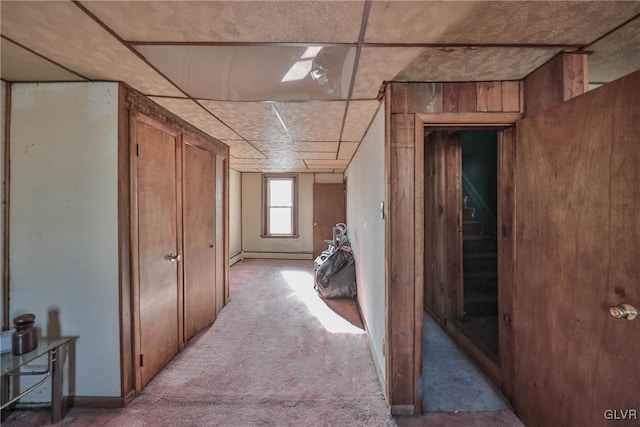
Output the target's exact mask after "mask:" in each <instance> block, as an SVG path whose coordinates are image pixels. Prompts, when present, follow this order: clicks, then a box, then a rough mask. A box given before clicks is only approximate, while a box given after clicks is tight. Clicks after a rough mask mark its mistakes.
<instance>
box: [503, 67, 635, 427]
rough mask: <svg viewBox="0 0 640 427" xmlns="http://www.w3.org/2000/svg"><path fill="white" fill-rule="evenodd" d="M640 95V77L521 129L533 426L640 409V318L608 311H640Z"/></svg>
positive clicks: (523, 312)
mask: <svg viewBox="0 0 640 427" xmlns="http://www.w3.org/2000/svg"><path fill="white" fill-rule="evenodd" d="M639 98H640V72H635V73H633V74H630V75H628V76H626V77H623V78H622V79H619V80H616V81H614V82H612V83H609V84H607V85H605V86H603V87H601V88H599V89H597V90H595V91H591V92H589V93H587V94H585V95H583V96H580V97H577V98H574V99H573V100H571V101H569V102H566V103H563V104H561V105H557V106H555V107H553V108H551V109H549V110H547V111H545V112H542V113H540V114H537V115H535V116H533V117H529V118H527V119H524V120H522V121H521V122H519V123H518V124H517V143H516V150H517V155H516V185H517V187H516V205H517V212H516V214H517V215H516V286H517V298H516V306H515V315H516V316H517V317H516V319H515V322H516V323H515V325H514V326H515V328H516V331H515V337H516V342H515V372H516V377H515V385H514V390H515V399H514V404H515V407H516V409H517V413H518V415H519V416H520V418H521V419H522V420H523V422H525V423H526V424H527V425H529V426H548V425H581V426H599V425H603V423H606V422H607V421H606V420H605V421H603V419H604V416H605V411H606V410H607V409H609V410H615V409H618V410H620V409H636V408H638V402H639V400H638V391H637V388H636V387H633V386H630V385H634V384H639V383H640V364H639V362H638V360H639V359H638V354H640V329H639V328H638V326H639V324H638V320H637V319H636V320H633V321H628V320H624V319H614V318H613V317H612V316H611V315H610V314H609V308H610V307H612V306H616V305H618V304H620V303H629V304H632V305H634V306H638V305H639V303H640V263H638V260H639V259H640V246H639V245H638V241H640V227H639V226H638V224H640V220H639V218H638V213H639V212H640V192H638V180H639V178H640V145H639V144H638V143H637V137H635V136H637V135H638V131H639V128H638V123H640V110H639V109H638V99H639ZM603 159H606V160H604V161H603ZM541 361H544V363H541ZM618 414H620V413H619V412H618ZM637 422H638V421H637V419H635V420H627V421H626V422H625V421H622V420H618V421H617V422H616V424H620V425H629V426H630V425H637Z"/></svg>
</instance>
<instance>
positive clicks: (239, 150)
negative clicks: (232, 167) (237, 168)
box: [222, 139, 266, 159]
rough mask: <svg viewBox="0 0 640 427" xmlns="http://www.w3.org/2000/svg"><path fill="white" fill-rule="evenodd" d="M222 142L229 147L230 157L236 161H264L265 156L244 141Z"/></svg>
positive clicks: (226, 140)
mask: <svg viewBox="0 0 640 427" xmlns="http://www.w3.org/2000/svg"><path fill="white" fill-rule="evenodd" d="M222 142H224V143H225V144H227V145H228V146H229V153H230V155H231V157H234V158H238V159H265V158H266V156H265V155H264V154H262V153H261V152H260V151H258V150H256V148H255V147H254V146H253V145H251V144H250V143H248V142H247V141H244V140H229V139H225V140H223V141H222Z"/></svg>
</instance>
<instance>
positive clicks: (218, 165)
mask: <svg viewBox="0 0 640 427" xmlns="http://www.w3.org/2000/svg"><path fill="white" fill-rule="evenodd" d="M227 176H228V175H226V170H225V160H224V159H223V158H222V157H219V156H216V159H215V204H216V205H215V212H216V218H215V227H216V229H215V236H216V237H215V238H216V240H215V252H214V256H215V258H216V271H215V282H216V285H215V297H216V305H215V311H216V316H217V315H218V314H219V313H220V310H222V307H223V306H224V303H225V301H224V300H225V281H226V263H228V260H229V257H228V254H227V250H226V249H225V245H226V239H225V214H224V212H225V183H226V177H227Z"/></svg>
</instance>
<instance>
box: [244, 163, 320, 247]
mask: <svg viewBox="0 0 640 427" xmlns="http://www.w3.org/2000/svg"><path fill="white" fill-rule="evenodd" d="M313 181H314V176H313V174H310V173H301V174H299V175H298V197H299V199H298V200H299V201H298V203H299V204H298V206H299V212H298V215H299V217H298V218H299V219H298V220H299V224H298V234H299V235H300V237H298V238H285V239H279V238H262V237H260V234H261V227H262V222H261V215H262V213H261V212H262V210H261V203H262V174H259V173H243V174H242V250H243V252H244V256H245V258H266V257H269V258H274V257H279V258H302V259H311V258H312V252H313Z"/></svg>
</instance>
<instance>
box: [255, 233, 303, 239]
mask: <svg viewBox="0 0 640 427" xmlns="http://www.w3.org/2000/svg"><path fill="white" fill-rule="evenodd" d="M260 237H262V238H263V239H297V238H298V237H300V235H299V234H289V235H278V234H261V235H260Z"/></svg>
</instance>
